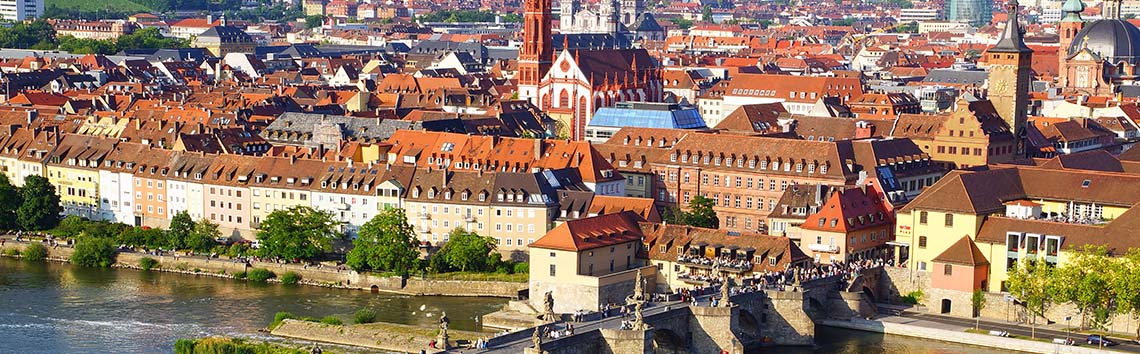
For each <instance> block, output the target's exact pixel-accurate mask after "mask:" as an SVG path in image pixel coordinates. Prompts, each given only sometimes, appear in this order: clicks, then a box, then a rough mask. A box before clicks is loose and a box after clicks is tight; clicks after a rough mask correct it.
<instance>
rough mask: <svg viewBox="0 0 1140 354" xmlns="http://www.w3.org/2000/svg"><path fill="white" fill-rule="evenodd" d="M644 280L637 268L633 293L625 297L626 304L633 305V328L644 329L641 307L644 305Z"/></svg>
mask: <svg viewBox="0 0 1140 354" xmlns="http://www.w3.org/2000/svg"><path fill="white" fill-rule="evenodd" d="M644 281H645V279H644V278H642V277H641V269H638V270H637V278H636V279H635V280H634V285H633V294H629V297H627V298H626V299H625V303H626V305H633V323H632V324H633V330H638V331H644V330H645V328H646V325H645V318H644V314H643V313H642V308H643V307H644V306H645V300H646V297H645V287H644V286H643V285H642V284H644V283H643V282H644Z"/></svg>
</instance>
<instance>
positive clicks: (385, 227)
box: [346, 208, 420, 275]
mask: <svg viewBox="0 0 1140 354" xmlns="http://www.w3.org/2000/svg"><path fill="white" fill-rule="evenodd" d="M352 246H353V247H352V250H351V251H349V252H348V256H347V261H346V264H347V265H348V266H349V267H350V268H352V269H355V270H358V271H359V270H363V269H373V270H382V271H392V272H396V273H398V274H400V275H408V274H411V272H412V271H414V270H416V268H418V266H419V256H420V254H419V251H418V250H417V249H416V247H417V246H418V243H417V241H416V236H415V230H413V229H412V226H411V225H409V224H408V216H407V214H406V213H405V211H404V209H400V208H392V209H387V210H384V211H383V212H380V214H377V215H376V216H375V217H373V218H372V220H369V221H368V222H367V223H364V225H363V226H361V227H360V234H359V235H358V236H357V237H356V239H355V240H353V241H352Z"/></svg>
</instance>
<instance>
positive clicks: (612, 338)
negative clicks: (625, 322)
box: [601, 329, 653, 354]
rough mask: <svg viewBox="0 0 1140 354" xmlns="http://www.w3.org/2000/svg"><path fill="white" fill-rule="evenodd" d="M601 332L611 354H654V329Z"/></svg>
mask: <svg viewBox="0 0 1140 354" xmlns="http://www.w3.org/2000/svg"><path fill="white" fill-rule="evenodd" d="M601 332H602V339H603V340H605V341H606V346H608V347H609V352H610V353H615V354H626V353H628V354H653V329H648V330H620V329H602V330H601Z"/></svg>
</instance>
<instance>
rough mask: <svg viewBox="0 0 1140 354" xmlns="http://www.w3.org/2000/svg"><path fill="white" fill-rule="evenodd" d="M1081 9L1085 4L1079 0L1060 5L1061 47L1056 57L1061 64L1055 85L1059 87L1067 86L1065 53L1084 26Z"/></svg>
mask: <svg viewBox="0 0 1140 354" xmlns="http://www.w3.org/2000/svg"><path fill="white" fill-rule="evenodd" d="M1082 11H1085V4H1084V3H1083V2H1081V0H1068V1H1065V4H1064V5H1062V6H1061V12H1062V13H1063V14H1064V17H1062V18H1061V30H1060V32H1061V33H1060V34H1061V37H1060V42H1061V45H1060V46H1059V47H1060V48H1061V49H1060V50H1058V52H1057V53H1058V54H1059V55H1057V58H1058V59H1059V60H1060V61H1061V65H1060V66H1058V67H1057V68H1058V70H1057V80H1058V85H1057V86H1060V87H1068V85H1069V82H1068V81H1069V75H1068V74H1067V73H1068V72H1069V65H1068V64H1069V60H1068V59H1069V58H1067V57H1068V54H1067V53H1068V50H1069V46H1071V45H1072V43H1073V38H1075V37H1076V36H1077V33H1078V32H1080V31H1081V29H1082V28H1084V27H1085V20H1083V19H1081V12H1082Z"/></svg>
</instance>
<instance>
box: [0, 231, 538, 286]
mask: <svg viewBox="0 0 1140 354" xmlns="http://www.w3.org/2000/svg"><path fill="white" fill-rule="evenodd" d="M28 244H29V243H28V242H15V241H13V240H12V239H6V240H5V243H4V246H3V247H0V248H3V249H16V250H20V251H22V250H23V249H24V247H26V246H27V245H28ZM73 251H74V250H73V249H72V248H70V247H66V246H59V247H54V248H49V249H48V257H47V259H48V260H50V261H56V262H70V260H69V259H70V257H71V254H72V253H73ZM3 253H4V252H0V255H3ZM3 256H9V255H3ZM143 258H151V259H154V260H156V261H158V263H159V265H158V266H157V267H152V268H151V269H150V270H151V271H161V272H172V273H182V274H188V275H197V276H214V277H222V278H233V276H234V275H235V274H238V273H241V272H247V271H249V270H250V269H254V268H264V269H268V270H269V271H271V272H273V273H275V274H277V275H278V276H280V275H282V274H285V273H287V272H294V273H297V274H299V275H300V276H301V281H300V282H299V284H302V285H308V286H321V287H328V288H338V289H354V290H365V291H373V292H388V293H394V294H401V295H413V296H463V297H500V298H517V297H519V294H520V293H521V292H522V291H524V290H526V288H527V283H518V282H507V281H484V280H440V279H424V278H415V277H411V278H403V277H398V276H389V277H383V276H377V275H374V274H372V273H360V272H356V271H352V270H340V269H336V268H330V267H307V266H303V265H298V264H282V263H268V262H254V261H251V262H249V263H243V262H237V261H234V260H231V259H225V258H208V257H201V256H192V257H187V256H169V255H161V256H160V255H148V254H143V253H135V252H121V253H118V255H117V257H116V260H115V264H114V265H112V266H113V267H116V268H126V269H143V267H142V266H141V265H140V262H141V261H142V259H143ZM269 281H270V282H278V280H276V279H270V280H269Z"/></svg>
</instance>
